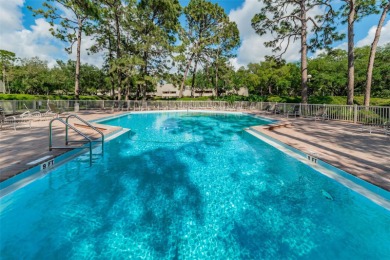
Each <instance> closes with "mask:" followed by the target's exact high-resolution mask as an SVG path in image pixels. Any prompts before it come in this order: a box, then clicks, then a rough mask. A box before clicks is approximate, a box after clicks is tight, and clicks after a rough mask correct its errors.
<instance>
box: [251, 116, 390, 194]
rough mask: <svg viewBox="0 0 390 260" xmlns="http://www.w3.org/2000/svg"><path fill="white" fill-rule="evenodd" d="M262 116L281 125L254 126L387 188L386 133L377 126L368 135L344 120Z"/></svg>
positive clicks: (389, 154) (389, 141)
mask: <svg viewBox="0 0 390 260" xmlns="http://www.w3.org/2000/svg"><path fill="white" fill-rule="evenodd" d="M265 116H266V117H269V118H273V119H277V120H280V121H281V122H282V125H285V126H283V127H271V128H268V127H264V126H257V127H254V129H256V130H257V131H259V132H261V133H263V134H266V135H268V136H269V137H272V138H274V139H277V140H279V141H281V142H283V143H285V144H287V145H289V146H291V147H294V148H296V149H299V150H301V151H302V152H304V153H306V154H309V155H314V156H315V157H317V158H318V159H320V160H322V161H324V162H326V163H329V164H331V165H333V166H335V167H337V168H340V169H342V170H344V171H346V172H348V173H350V174H353V175H355V176H357V177H359V178H361V179H363V180H366V181H368V182H370V183H372V184H374V185H376V186H379V187H382V188H383V189H385V190H387V191H390V136H386V135H385V134H384V132H383V131H381V129H375V130H374V131H373V132H372V133H371V134H370V133H369V131H368V130H367V129H364V130H363V131H362V128H361V126H360V125H357V124H351V123H347V122H341V121H330V120H325V121H320V120H317V121H315V120H314V119H313V118H303V119H301V118H291V117H290V118H288V119H287V118H285V117H283V116H279V115H265Z"/></svg>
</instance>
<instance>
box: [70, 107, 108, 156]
mask: <svg viewBox="0 0 390 260" xmlns="http://www.w3.org/2000/svg"><path fill="white" fill-rule="evenodd" d="M71 117H74V118H76V119H78V120H80V121H81V122H83V123H84V124H86V125H87V126H89V127H90V128H92V129H93V130H95V131H96V132H98V133H99V134H100V135H101V136H102V140H101V141H102V154H103V152H104V134H103V132H102V131H100V130H99V129H97V128H96V127H94V126H93V125H91V124H90V123H89V122H88V121H85V120H84V119H82V118H81V117H79V116H77V115H75V114H70V115H69V116H67V117H66V124H67V126H66V129H65V144H66V145H68V142H69V141H68V125H70V124H69V118H71Z"/></svg>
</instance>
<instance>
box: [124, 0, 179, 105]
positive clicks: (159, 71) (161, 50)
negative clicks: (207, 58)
mask: <svg viewBox="0 0 390 260" xmlns="http://www.w3.org/2000/svg"><path fill="white" fill-rule="evenodd" d="M180 14H181V6H180V3H179V1H178V0H170V1H167V0H140V1H138V2H137V5H136V10H135V17H134V18H131V19H130V18H129V17H128V19H127V21H128V22H127V26H126V30H127V31H128V32H129V36H130V37H131V38H132V39H129V42H132V44H130V46H129V51H130V52H131V53H132V54H133V55H135V56H136V57H137V58H135V60H138V57H139V58H141V59H142V60H143V62H142V64H140V63H139V62H138V65H141V73H140V76H141V78H142V79H140V81H139V83H141V84H138V86H139V88H140V89H139V91H138V92H140V93H141V95H142V97H143V98H144V99H145V98H146V92H147V90H148V89H152V88H153V87H154V85H155V83H156V82H157V79H158V78H161V77H163V75H164V73H165V72H166V71H167V70H169V68H170V60H171V59H172V57H171V55H172V52H173V46H174V43H175V42H176V35H177V31H178V29H179V27H180V22H179V16H180Z"/></svg>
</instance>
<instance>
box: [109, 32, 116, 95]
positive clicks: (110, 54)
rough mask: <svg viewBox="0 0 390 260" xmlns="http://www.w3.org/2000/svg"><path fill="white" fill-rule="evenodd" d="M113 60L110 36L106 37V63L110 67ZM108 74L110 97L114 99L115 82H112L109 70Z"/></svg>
mask: <svg viewBox="0 0 390 260" xmlns="http://www.w3.org/2000/svg"><path fill="white" fill-rule="evenodd" d="M112 60H113V57H112V44H111V37H109V38H108V63H109V66H110V67H111V62H112ZM110 71H111V68H110ZM109 76H110V82H111V91H112V92H111V97H112V99H115V83H114V75H113V73H112V72H109Z"/></svg>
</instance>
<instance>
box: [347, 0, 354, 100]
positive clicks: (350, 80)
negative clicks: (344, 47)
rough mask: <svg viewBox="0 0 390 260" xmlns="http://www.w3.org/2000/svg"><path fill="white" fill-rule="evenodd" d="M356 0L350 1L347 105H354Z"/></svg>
mask: <svg viewBox="0 0 390 260" xmlns="http://www.w3.org/2000/svg"><path fill="white" fill-rule="evenodd" d="M355 5H356V0H350V1H349V13H348V89H347V91H348V93H347V105H353V95H354V88H355V64H354V63H355V55H354V38H355V37H354V36H355V35H354V23H355V15H356V6H355Z"/></svg>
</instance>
